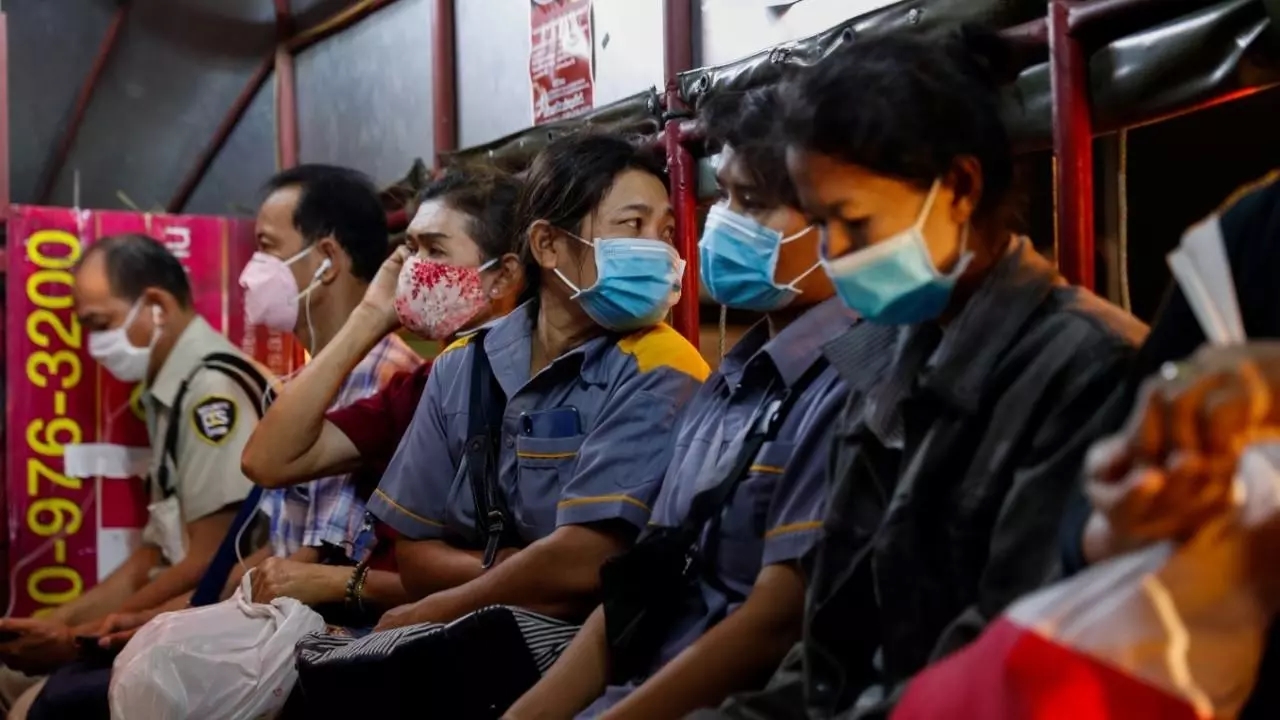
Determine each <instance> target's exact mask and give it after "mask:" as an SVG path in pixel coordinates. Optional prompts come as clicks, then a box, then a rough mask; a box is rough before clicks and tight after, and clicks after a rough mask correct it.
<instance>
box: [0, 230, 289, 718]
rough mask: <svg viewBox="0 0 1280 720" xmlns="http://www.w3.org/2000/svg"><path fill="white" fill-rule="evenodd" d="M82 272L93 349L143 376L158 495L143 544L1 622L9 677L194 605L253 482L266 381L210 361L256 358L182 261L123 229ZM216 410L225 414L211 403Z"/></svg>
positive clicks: (1, 653) (79, 307)
mask: <svg viewBox="0 0 1280 720" xmlns="http://www.w3.org/2000/svg"><path fill="white" fill-rule="evenodd" d="M73 277H74V284H73V286H72V295H73V297H74V299H75V312H76V316H77V318H78V320H79V323H80V325H81V326H83V327H84V329H85V332H86V334H87V335H88V348H89V354H90V355H91V356H92V357H93V358H94V359H95V360H96V361H97V362H98V363H99V364H100V365H101V366H102V367H103V369H105V370H106V371H107V372H109V373H111V374H112V375H113V376H115V377H116V378H117V379H118V380H120V381H122V382H125V383H139V382H142V383H145V389H146V391H145V393H144V394H143V402H142V405H143V409H144V411H145V413H146V420H147V429H148V436H149V438H150V444H151V450H152V468H151V472H150V473H149V475H150V480H149V481H148V483H147V485H148V488H149V492H150V495H151V500H152V503H151V505H150V508H149V509H150V514H149V518H148V522H147V527H146V528H145V529H144V531H143V533H142V544H141V545H140V546H139V547H138V549H137V550H135V551H134V552H133V554H132V555H130V556H129V558H128V559H126V560H125V561H124V563H123V564H121V566H120V567H119V568H117V569H116V570H115V571H113V572H112V573H111V574H110V575H108V576H107V577H106V578H104V579H103V580H102V581H101V582H100V583H98V584H97V585H96V586H94V587H93V589H91V590H89V591H88V592H86V593H84V594H83V595H81V596H80V597H79V598H77V599H75V600H73V601H71V602H69V603H66V604H65V605H60V606H58V607H56V608H54V609H53V610H52V612H50V613H49V614H48V615H47V616H45V617H44V618H41V619H17V618H6V619H4V620H0V629H2V630H4V631H11V632H14V633H15V634H16V635H17V638H16V639H14V640H12V641H10V642H6V643H0V660H3V661H4V663H5V666H6V674H8V668H13V669H14V670H19V671H22V672H23V673H25V674H27V675H29V676H35V675H39V674H42V673H48V672H50V671H53V670H56V669H58V668H60V667H63V666H66V665H67V664H68V663H70V662H72V661H74V660H76V659H77V657H78V656H79V654H80V652H79V645H78V644H77V642H76V637H77V636H96V635H101V634H105V633H106V632H111V631H123V630H132V629H135V628H137V627H140V626H141V625H143V624H144V623H146V622H147V621H148V620H150V619H151V618H152V617H154V616H155V615H156V614H158V613H160V612H162V611H166V610H176V609H180V608H183V607H186V606H187V603H188V599H189V598H190V596H191V591H192V590H193V589H194V588H195V587H196V584H197V583H198V582H199V581H200V578H201V576H202V575H203V574H204V573H205V571H206V569H207V568H208V566H209V564H210V562H211V560H212V559H213V557H214V554H215V551H216V550H217V549H218V547H219V544H220V543H221V542H222V540H223V537H224V536H225V535H226V534H227V529H228V527H230V526H231V524H232V521H233V519H234V518H235V516H236V513H237V510H238V508H239V506H240V504H241V503H242V502H243V501H244V498H245V496H246V495H247V494H248V493H249V490H250V488H252V484H251V483H250V482H249V480H248V479H247V478H245V477H244V475H242V474H241V472H240V468H239V466H238V465H237V464H236V463H235V458H238V457H239V456H240V451H241V449H242V448H243V447H244V442H245V440H246V438H247V437H248V434H249V433H250V432H251V431H252V430H253V427H254V425H255V424H256V423H257V419H258V412H257V407H258V405H259V404H260V403H261V398H260V397H256V396H251V395H250V393H249V392H248V388H251V387H253V384H254V383H255V382H259V383H261V382H265V381H264V379H263V378H262V377H261V376H260V375H259V376H258V377H255V378H249V377H248V376H247V373H244V372H241V371H239V370H230V369H228V370H221V369H220V368H215V367H213V366H212V365H210V364H208V363H207V362H206V358H207V357H208V356H209V355H210V354H213V353H223V354H228V355H234V356H238V357H239V361H240V362H241V363H244V364H245V365H246V366H247V364H248V360H247V359H246V358H243V356H241V354H240V351H239V350H238V349H236V347H235V346H234V345H233V344H232V343H231V342H230V341H229V340H227V338H226V337H224V336H223V335H222V334H221V333H219V332H218V331H216V330H214V329H213V328H212V327H211V326H210V325H209V323H207V322H206V321H205V320H204V319H203V318H201V317H200V316H199V315H198V314H197V313H196V310H195V306H194V305H193V303H192V294H191V285H190V283H189V281H188V279H187V274H186V271H185V270H184V269H183V267H182V264H181V263H179V262H178V259H177V258H176V257H174V256H173V254H172V253H170V252H169V251H168V250H167V249H166V248H165V247H164V245H162V244H161V243H160V242H158V241H156V240H154V239H152V238H149V237H146V236H142V235H116V236H113V237H107V238H103V239H101V240H98V241H97V242H95V243H93V244H92V245H90V246H89V247H88V248H87V249H85V251H84V254H83V255H82V256H81V257H80V259H79V262H78V264H77V265H76V267H75V268H74V270H73ZM255 394H256V390H255ZM211 408H217V410H218V411H219V412H216V413H210V412H201V411H202V410H208V409H211ZM170 427H174V428H175V432H174V435H173V437H172V439H173V441H174V442H173V444H172V445H170V444H169V440H170V435H169V433H168V430H169V428H170ZM166 448H170V449H171V450H172V452H171V453H170V452H166ZM113 613H114V615H112V614H113ZM18 680H22V679H21V678H9V677H6V678H5V683H4V684H5V686H6V687H7V688H14V687H15V686H18V687H21V688H22V689H21V690H20V692H21V693H23V694H24V695H25V700H24V701H23V704H25V703H26V702H29V701H30V699H31V698H34V697H35V696H36V694H37V693H38V692H39V687H40V686H35V687H32V683H34V682H35V680H34V679H25V682H17V681H18ZM23 685H25V687H22V686H23ZM11 699H12V698H11ZM9 711H10V713H11V714H12V716H15V717H16V716H21V715H22V713H21V712H20V711H17V710H15V709H14V708H12V707H10V708H9Z"/></svg>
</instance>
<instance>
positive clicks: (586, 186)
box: [516, 131, 667, 297]
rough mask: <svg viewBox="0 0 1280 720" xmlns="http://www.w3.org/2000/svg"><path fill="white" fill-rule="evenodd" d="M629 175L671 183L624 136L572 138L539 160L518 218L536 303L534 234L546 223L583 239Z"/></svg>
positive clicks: (528, 176)
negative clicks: (588, 222) (590, 220)
mask: <svg viewBox="0 0 1280 720" xmlns="http://www.w3.org/2000/svg"><path fill="white" fill-rule="evenodd" d="M627 170H640V171H643V172H647V173H649V174H651V175H653V176H654V177H656V178H658V179H659V180H661V181H662V183H663V185H666V183H667V177H666V168H665V167H664V165H663V161H662V160H661V159H659V157H658V156H657V155H656V154H655V153H653V152H650V151H649V150H646V149H645V148H644V147H643V146H640V145H638V144H635V143H632V142H630V141H629V140H627V139H626V138H624V137H622V136H621V135H613V134H608V133H600V132H591V131H584V132H581V133H575V134H572V135H566V136H564V137H560V138H557V139H556V140H553V141H552V142H551V144H549V145H547V147H546V148H545V149H543V151H542V152H540V153H538V156H537V157H535V158H534V159H533V164H531V165H530V166H529V169H528V170H527V171H525V174H524V176H525V177H524V188H523V190H522V191H521V193H520V201H519V204H518V209H517V211H516V217H517V222H518V223H519V228H520V236H521V238H522V242H521V251H520V257H521V259H522V260H523V261H524V265H525V275H526V282H527V283H528V284H529V289H530V292H531V293H532V294H533V295H534V296H535V297H536V291H537V289H538V285H539V284H540V281H541V273H542V268H541V267H540V266H539V265H538V263H537V261H536V260H535V259H534V257H533V252H532V250H531V249H530V247H529V235H528V234H529V228H530V227H531V226H532V225H533V224H534V223H535V222H537V221H539V220H545V221H546V222H548V223H550V224H551V225H552V226H553V227H557V228H561V229H563V230H567V231H569V232H571V233H574V234H577V235H581V234H582V224H583V221H584V220H585V219H586V217H587V216H588V215H590V214H591V213H592V212H593V211H594V210H595V209H596V207H598V206H599V205H600V203H601V202H602V201H603V200H604V198H605V196H606V195H607V194H608V193H609V190H610V189H611V188H612V187H613V183H614V181H615V180H617V178H618V176H619V175H621V174H622V173H624V172H625V171H627ZM588 239H589V238H588Z"/></svg>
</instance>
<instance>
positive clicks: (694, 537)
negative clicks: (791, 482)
mask: <svg viewBox="0 0 1280 720" xmlns="http://www.w3.org/2000/svg"><path fill="white" fill-rule="evenodd" d="M826 367H827V361H826V359H825V358H823V357H822V356H819V357H818V359H816V360H815V361H814V363H813V364H812V365H810V366H809V369H808V370H806V371H805V373H804V375H802V376H800V379H799V380H797V381H796V382H795V383H794V384H793V385H792V386H791V387H789V388H787V389H786V391H785V392H783V393H782V395H781V396H779V397H776V398H773V399H772V400H768V399H766V401H765V402H764V403H763V404H761V406H760V407H759V408H757V409H756V412H755V414H754V415H753V416H752V418H751V422H750V423H749V424H748V425H747V435H746V438H745V439H744V440H743V442H742V447H741V449H740V450H739V452H738V455H737V457H736V458H734V462H733V465H732V466H731V467H730V468H729V470H728V471H727V472H725V474H724V476H723V477H722V478H721V480H720V482H718V483H716V484H715V485H713V486H711V487H709V488H707V489H706V490H703V491H702V492H700V493H698V495H697V496H695V497H694V498H693V501H692V502H691V503H690V507H689V514H688V515H687V516H686V517H685V520H684V522H683V523H681V524H680V532H681V533H682V534H683V535H684V536H685V537H686V538H688V541H689V543H690V546H691V547H692V546H693V545H695V544H696V543H697V542H698V538H699V537H700V536H701V535H702V530H703V528H704V527H706V526H707V525H708V523H710V527H709V529H708V532H707V543H706V546H705V547H704V548H702V553H701V554H702V556H703V564H702V570H703V572H704V573H705V575H706V577H707V579H708V581H709V582H710V583H711V584H712V585H714V586H716V587H717V589H719V590H721V591H723V592H727V591H728V588H725V587H724V586H723V584H722V583H720V581H719V580H718V578H717V576H716V574H715V573H714V572H713V571H714V569H715V561H716V551H717V546H718V545H719V539H720V520H721V517H722V514H723V510H724V508H725V505H727V504H728V503H729V501H730V500H732V499H733V494H734V493H735V492H737V490H738V486H739V485H740V484H742V481H743V480H745V479H746V477H747V475H748V474H749V472H750V470H751V466H752V464H754V463H755V461H756V457H757V456H758V455H759V454H760V450H761V448H763V447H764V444H765V443H766V442H770V441H772V440H774V439H775V438H776V437H777V436H778V429H779V428H781V427H782V423H783V422H784V421H785V420H786V418H787V414H788V413H789V412H790V411H791V408H792V407H793V406H794V405H795V404H796V400H797V398H799V397H800V395H802V394H804V390H805V388H807V387H808V386H809V384H810V383H812V382H813V380H814V379H815V378H817V377H818V375H820V374H822V371H823V370H825V369H826ZM767 395H768V392H767V391H766V397H767Z"/></svg>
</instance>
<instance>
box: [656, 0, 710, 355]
mask: <svg viewBox="0 0 1280 720" xmlns="http://www.w3.org/2000/svg"><path fill="white" fill-rule="evenodd" d="M663 16H664V17H663V66H664V71H665V76H666V81H667V88H666V94H665V96H664V97H665V102H664V106H665V109H666V112H667V118H668V119H667V121H666V123H665V124H664V127H663V132H662V142H663V146H664V147H665V149H666V152H667V174H668V175H669V176H670V182H671V206H672V207H673V208H675V213H676V243H675V245H676V250H677V251H678V252H679V253H680V256H681V257H682V258H684V261H685V266H684V280H683V285H684V293H683V294H682V295H681V297H680V302H679V303H677V304H676V306H675V309H674V311H673V313H672V325H673V326H674V327H675V329H676V331H677V332H679V333H680V334H681V335H684V336H685V338H686V339H687V340H688V341H689V342H691V343H693V346H694V347H697V346H698V340H699V338H700V336H701V326H700V324H699V319H698V311H699V304H698V303H699V298H698V295H699V293H698V288H699V283H700V280H699V277H698V182H697V179H698V167H697V161H696V160H695V159H694V157H693V153H691V152H690V151H689V144H688V141H689V140H690V139H691V138H686V137H685V135H684V133H683V130H684V128H685V124H684V122H683V121H682V119H681V117H680V116H681V115H682V114H684V112H685V111H686V108H685V107H684V102H683V101H682V100H681V99H680V86H679V82H678V80H679V77H680V73H682V72H686V71H689V70H692V69H693V62H694V59H693V2H692V0H665V2H664V3H663Z"/></svg>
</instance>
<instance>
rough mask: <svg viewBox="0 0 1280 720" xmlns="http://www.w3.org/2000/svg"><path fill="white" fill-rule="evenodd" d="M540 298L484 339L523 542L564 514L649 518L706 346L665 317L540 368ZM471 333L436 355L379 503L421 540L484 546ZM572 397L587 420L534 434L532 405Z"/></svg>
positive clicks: (509, 497)
mask: <svg viewBox="0 0 1280 720" xmlns="http://www.w3.org/2000/svg"><path fill="white" fill-rule="evenodd" d="M535 315H536V308H535V306H534V305H532V304H526V305H524V306H522V307H520V308H518V309H516V310H515V311H514V312H513V313H511V314H510V315H508V316H507V317H505V318H503V319H502V320H499V321H498V322H496V323H494V325H493V326H492V328H490V330H489V332H488V333H487V334H486V335H485V337H484V350H485V352H487V353H488V356H489V364H490V366H491V367H492V368H493V374H494V377H495V378H496V379H497V381H498V384H499V385H500V386H501V388H502V391H503V393H504V394H505V395H506V397H507V405H506V410H505V413H504V415H503V423H502V425H503V427H502V430H503V432H502V440H501V443H502V447H501V452H500V453H499V474H498V481H499V485H500V487H501V489H502V492H503V494H504V496H505V498H504V499H505V501H506V503H507V507H508V509H509V510H510V512H511V516H512V520H513V522H514V523H515V526H516V528H515V529H516V531H517V533H518V534H519V536H520V539H521V540H522V541H523V542H524V543H526V544H527V543H532V542H534V541H536V540H539V539H541V538H544V537H546V536H547V535H550V534H551V533H552V531H554V530H555V529H556V528H557V527H559V526H561V525H578V524H584V523H591V522H599V521H605V520H624V521H626V522H628V523H631V524H632V525H634V526H635V527H637V528H642V527H644V526H645V524H646V523H647V522H648V520H649V516H650V513H651V508H652V507H653V502H654V498H656V497H657V495H658V490H659V487H660V486H661V483H662V477H663V473H664V472H665V470H666V468H667V464H668V461H669V460H670V459H671V453H672V448H673V447H674V445H675V442H674V440H675V438H674V429H675V423H676V418H677V416H678V414H679V411H680V410H681V408H683V407H684V405H685V404H686V403H687V402H688V401H689V399H690V398H691V397H693V394H694V393H695V392H696V391H697V389H698V387H699V385H701V383H702V381H703V380H704V379H706V376H707V374H708V372H709V370H708V368H707V364H706V362H705V361H703V359H702V356H701V355H699V354H698V351H697V350H696V349H694V347H693V346H692V345H690V344H689V343H688V341H686V340H685V339H684V338H683V337H681V336H680V335H679V334H678V333H677V332H676V331H674V330H672V329H671V328H670V327H668V326H666V325H658V326H656V327H652V328H648V329H646V330H641V331H639V332H636V333H633V334H631V335H627V336H624V337H621V338H618V337H617V336H616V335H613V336H604V337H598V338H595V339H593V340H590V341H588V342H587V343H585V344H583V345H581V346H580V347H577V348H575V349H573V350H571V351H569V352H568V353H565V354H564V355H563V356H561V357H559V358H557V359H556V360H555V361H554V362H552V363H551V364H550V365H548V366H547V367H546V368H544V369H543V370H542V371H541V372H539V373H538V374H537V375H536V376H534V377H530V372H529V366H530V357H531V350H532V333H533V322H534V318H535ZM474 351H475V347H474V346H473V345H472V344H471V339H470V338H464V339H462V340H459V341H458V342H456V343H454V344H453V345H451V346H450V347H449V348H446V349H445V351H444V352H443V353H442V354H441V355H440V356H439V357H438V358H436V360H435V364H434V366H433V367H432V369H431V376H430V378H429V379H428V380H427V388H426V391H425V392H424V393H423V396H422V400H421V401H420V402H419V404H418V409H417V411H416V412H415V414H414V417H413V422H412V424H410V426H409V429H408V431H407V432H406V433H405V436H404V438H403V439H402V440H401V441H400V446H399V448H398V449H397V450H396V453H395V456H394V457H393V458H392V460H391V464H390V465H389V466H388V467H387V472H386V473H385V474H384V475H383V477H382V482H381V484H380V485H379V486H378V489H377V491H375V492H374V495H373V497H372V498H371V499H370V501H369V510H371V511H372V512H373V514H374V515H375V516H376V517H377V518H378V519H379V520H381V521H382V522H384V523H386V524H387V525H390V526H391V527H393V528H395V529H396V531H398V532H399V533H401V534H402V535H404V536H405V537H407V538H409V539H411V540H426V539H446V540H448V541H450V542H451V543H454V544H455V545H459V546H463V547H477V546H479V544H480V538H479V537H478V534H477V532H476V524H475V505H474V502H473V499H472V493H471V485H470V480H469V479H468V477H467V472H466V462H465V460H464V457H465V454H464V450H463V444H464V442H465V440H466V437H467V430H468V423H467V420H468V410H469V408H468V405H469V403H470V394H471V359H472V354H473V352H474ZM561 407H574V408H576V409H577V411H578V415H579V418H580V425H581V430H582V432H581V433H580V434H578V435H576V436H572V437H558V438H552V437H525V436H523V435H521V433H520V425H521V423H520V416H521V415H522V414H524V413H531V412H538V411H544V410H550V409H553V408H561Z"/></svg>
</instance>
